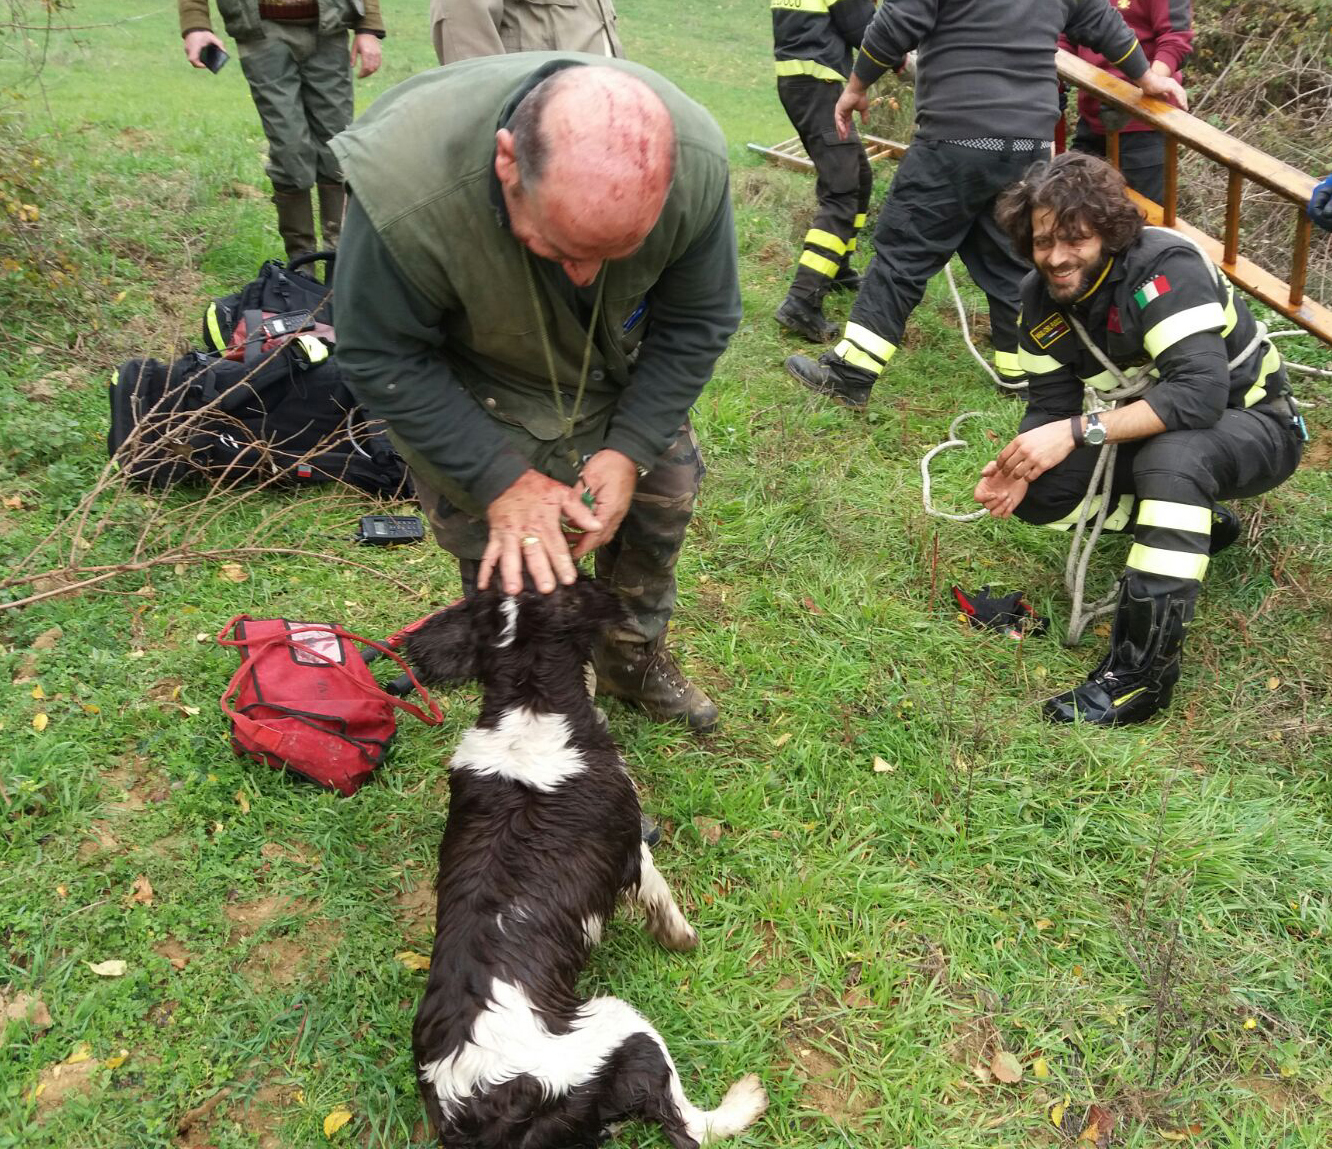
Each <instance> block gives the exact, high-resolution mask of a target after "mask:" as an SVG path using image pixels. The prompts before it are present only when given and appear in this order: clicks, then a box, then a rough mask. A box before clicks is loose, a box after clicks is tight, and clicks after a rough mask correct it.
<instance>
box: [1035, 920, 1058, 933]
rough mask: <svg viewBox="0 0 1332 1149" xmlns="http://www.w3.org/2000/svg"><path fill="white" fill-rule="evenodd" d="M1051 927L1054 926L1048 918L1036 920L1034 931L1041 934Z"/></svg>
mask: <svg viewBox="0 0 1332 1149" xmlns="http://www.w3.org/2000/svg"><path fill="white" fill-rule="evenodd" d="M1052 925H1054V922H1052V921H1051V920H1050V919H1049V918H1037V919H1036V929H1037V930H1038V931H1041V932H1043V931H1045V930H1048V929H1049V928H1050V927H1051V926H1052Z"/></svg>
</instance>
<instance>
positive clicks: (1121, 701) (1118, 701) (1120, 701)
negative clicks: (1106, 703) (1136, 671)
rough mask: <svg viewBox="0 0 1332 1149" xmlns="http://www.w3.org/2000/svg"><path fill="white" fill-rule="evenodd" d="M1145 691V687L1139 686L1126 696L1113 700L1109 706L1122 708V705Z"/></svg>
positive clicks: (1122, 695)
mask: <svg viewBox="0 0 1332 1149" xmlns="http://www.w3.org/2000/svg"><path fill="white" fill-rule="evenodd" d="M1146 689H1147V687H1145V686H1139V687H1138V689H1137V690H1130V691H1129V692H1128V693H1127V694H1121V695H1120V696H1119V697H1118V698H1116V699H1114V700H1113V701H1112V702H1111V703H1110V705H1111V706H1123V705H1124V703H1126V702H1129V701H1132V700H1133V699H1134V698H1137V697H1138V695H1139V694H1141V693H1142V692H1143V691H1144V690H1146Z"/></svg>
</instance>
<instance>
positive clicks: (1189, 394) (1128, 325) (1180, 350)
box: [1018, 227, 1286, 431]
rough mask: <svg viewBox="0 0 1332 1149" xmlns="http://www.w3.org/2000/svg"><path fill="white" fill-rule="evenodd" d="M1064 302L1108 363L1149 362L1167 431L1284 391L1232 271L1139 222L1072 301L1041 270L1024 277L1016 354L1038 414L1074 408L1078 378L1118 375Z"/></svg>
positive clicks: (1101, 384) (1087, 381)
mask: <svg viewBox="0 0 1332 1149" xmlns="http://www.w3.org/2000/svg"><path fill="white" fill-rule="evenodd" d="M1069 312H1071V313H1072V314H1073V315H1074V316H1076V317H1077V319H1078V322H1080V323H1081V324H1082V325H1083V327H1084V328H1085V329H1086V331H1087V334H1088V335H1089V337H1090V338H1091V339H1092V341H1093V342H1094V343H1095V344H1096V345H1097V347H1099V348H1100V349H1101V350H1102V351H1103V352H1105V354H1106V357H1107V358H1108V359H1109V360H1110V362H1112V363H1113V364H1114V365H1115V366H1116V367H1118V368H1120V369H1121V370H1122V369H1124V368H1130V367H1136V366H1138V365H1148V366H1149V369H1150V374H1151V376H1152V377H1153V378H1154V379H1155V380H1156V382H1155V383H1154V384H1153V385H1152V387H1151V389H1150V390H1149V391H1148V392H1147V393H1146V394H1145V395H1144V396H1143V398H1144V399H1145V400H1146V402H1147V404H1148V405H1149V406H1150V407H1151V408H1152V410H1153V411H1155V412H1156V414H1157V417H1158V418H1159V419H1160V420H1161V422H1162V423H1164V424H1165V427H1166V430H1168V431H1179V430H1197V429H1199V428H1205V427H1211V426H1212V425H1213V424H1215V423H1216V421H1217V420H1218V419H1220V418H1221V413H1222V412H1223V411H1225V410H1226V408H1227V407H1240V408H1244V407H1252V406H1254V405H1255V404H1257V403H1262V402H1264V401H1266V400H1269V399H1274V398H1276V397H1277V396H1278V395H1283V394H1285V393H1286V382H1285V370H1284V368H1283V366H1282V362H1281V356H1280V355H1279V354H1278V352H1277V351H1276V349H1275V348H1274V347H1273V346H1272V344H1271V343H1270V342H1268V341H1267V340H1266V339H1265V338H1263V339H1256V336H1257V335H1258V333H1259V329H1258V325H1257V321H1256V320H1255V319H1254V318H1253V315H1252V313H1251V312H1250V311H1249V309H1248V307H1247V306H1246V305H1245V303H1244V301H1243V300H1242V299H1239V298H1237V297H1236V295H1235V288H1234V286H1233V285H1232V284H1231V282H1230V280H1228V279H1227V278H1226V277H1225V276H1224V275H1223V274H1222V273H1221V270H1220V269H1219V268H1218V267H1217V266H1216V265H1215V264H1214V263H1213V262H1212V261H1211V260H1210V259H1209V258H1208V257H1207V255H1206V254H1204V252H1203V251H1202V249H1201V248H1200V247H1198V246H1197V245H1196V244H1195V243H1194V242H1193V241H1192V240H1190V239H1187V238H1186V237H1184V236H1182V235H1180V234H1179V233H1178V232H1174V231H1170V230H1168V229H1166V228H1158V227H1148V228H1144V229H1143V232H1142V235H1141V237H1140V238H1139V239H1137V240H1136V241H1135V242H1134V243H1133V244H1131V245H1130V246H1129V247H1128V248H1126V249H1125V250H1124V251H1121V252H1119V253H1117V254H1116V255H1113V256H1112V257H1111V259H1110V262H1109V263H1108V264H1107V266H1106V267H1105V269H1104V271H1103V272H1102V274H1101V276H1100V278H1099V279H1098V280H1097V281H1096V283H1095V284H1093V285H1092V287H1091V288H1090V289H1088V291H1087V292H1086V293H1085V294H1084V295H1083V296H1082V297H1081V298H1080V299H1078V300H1076V301H1075V302H1074V303H1072V304H1067V305H1064V306H1062V307H1061V305H1059V304H1057V303H1055V302H1054V300H1053V299H1051V298H1050V295H1049V293H1048V292H1047V291H1046V289H1045V283H1044V281H1043V280H1042V279H1041V276H1040V273H1039V272H1035V271H1033V272H1032V273H1031V274H1030V275H1028V276H1027V278H1026V279H1025V280H1023V283H1022V314H1021V316H1020V318H1019V321H1018V326H1019V329H1020V330H1019V336H1018V359H1019V361H1020V362H1021V365H1022V368H1023V370H1024V371H1026V372H1027V375H1028V378H1029V386H1030V401H1029V403H1030V410H1031V412H1033V413H1039V414H1041V415H1044V416H1048V418H1046V419H1044V420H1043V421H1045V422H1054V421H1055V420H1056V419H1060V418H1067V417H1068V416H1070V415H1076V414H1080V413H1081V412H1082V396H1083V387H1084V386H1091V387H1094V388H1096V389H1098V390H1103V391H1104V390H1111V389H1113V388H1114V387H1116V386H1117V385H1118V384H1117V383H1116V381H1115V379H1114V378H1113V376H1112V375H1111V374H1110V372H1109V371H1107V370H1106V369H1105V368H1104V367H1102V365H1101V364H1100V363H1099V362H1098V361H1097V359H1096V358H1095V357H1094V356H1093V355H1092V353H1091V352H1090V351H1089V350H1088V349H1087V348H1086V347H1085V346H1084V345H1083V343H1082V340H1081V339H1080V337H1079V336H1078V334H1077V332H1076V331H1074V330H1073V329H1072V327H1071V325H1070V324H1069V321H1068V313H1069ZM1241 353H1244V354H1243V355H1242V356H1241ZM1236 358H1239V362H1238V363H1235V365H1234V366H1233V367H1232V366H1230V364H1231V362H1232V361H1233V360H1235V359H1236Z"/></svg>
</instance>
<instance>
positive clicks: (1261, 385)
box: [1244, 343, 1281, 407]
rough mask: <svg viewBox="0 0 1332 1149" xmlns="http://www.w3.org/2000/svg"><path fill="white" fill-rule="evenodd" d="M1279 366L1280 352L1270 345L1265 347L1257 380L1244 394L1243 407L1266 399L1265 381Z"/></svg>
mask: <svg viewBox="0 0 1332 1149" xmlns="http://www.w3.org/2000/svg"><path fill="white" fill-rule="evenodd" d="M1280 366H1281V352H1280V351H1278V350H1277V349H1276V347H1275V346H1273V345H1272V344H1271V343H1269V344H1268V345H1267V354H1266V355H1264V356H1263V362H1262V365H1261V366H1260V367H1259V368H1258V379H1257V380H1256V381H1255V383H1254V385H1253V386H1252V387H1250V388H1249V389H1248V390H1247V391H1246V392H1244V405H1245V406H1246V407H1252V406H1253V405H1254V404H1255V403H1257V402H1259V401H1261V400H1262V399H1265V398H1266V397H1267V380H1268V378H1269V377H1270V376H1271V374H1272V372H1273V371H1276V370H1277V369H1278V368H1279V367H1280Z"/></svg>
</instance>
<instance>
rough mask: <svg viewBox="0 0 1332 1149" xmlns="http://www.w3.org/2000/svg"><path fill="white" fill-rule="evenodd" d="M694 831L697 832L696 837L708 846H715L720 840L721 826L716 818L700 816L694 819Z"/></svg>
mask: <svg viewBox="0 0 1332 1149" xmlns="http://www.w3.org/2000/svg"><path fill="white" fill-rule="evenodd" d="M694 829H695V830H697V831H698V836H699V837H700V838H702V839H703V841H705V842H706V843H707V844H708V845H709V846H715V845H716V844H717V843H718V842H720V841H721V839H722V824H721V823H720V822H719V821H717V819H716V818H708V817H704V816H703V815H702V814H700V815H698V816H697V817H696V818H694Z"/></svg>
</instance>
